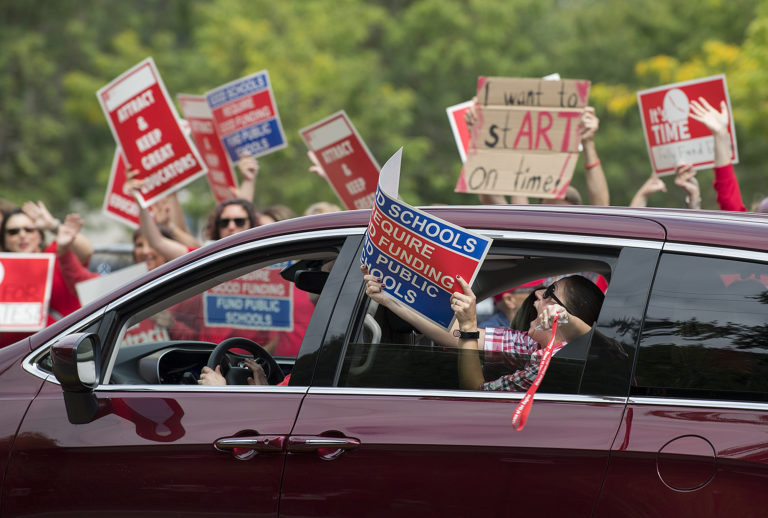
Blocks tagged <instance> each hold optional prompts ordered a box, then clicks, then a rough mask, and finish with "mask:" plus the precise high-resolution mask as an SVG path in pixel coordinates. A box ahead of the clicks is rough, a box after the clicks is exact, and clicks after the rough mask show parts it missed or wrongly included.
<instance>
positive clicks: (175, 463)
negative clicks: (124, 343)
mask: <svg viewBox="0 0 768 518" xmlns="http://www.w3.org/2000/svg"><path fill="white" fill-rule="evenodd" d="M223 388H224V389H225V390H226V387H223ZM222 395H223V394H221V392H220V391H218V392H217V391H211V392H189V393H174V392H172V391H167V392H165V391H161V390H157V389H155V390H152V391H146V392H136V391H127V392H120V391H109V392H105V391H101V392H100V393H99V399H100V407H101V411H100V414H101V415H99V416H98V417H97V419H96V420H94V421H93V422H91V423H88V424H80V425H73V424H70V423H69V422H68V421H67V416H66V412H65V410H64V401H63V398H62V393H61V389H60V388H59V386H58V385H56V384H53V383H46V384H45V387H44V388H43V390H42V391H41V393H40V395H39V396H38V397H37V398H36V399H35V401H34V403H33V404H32V405H31V407H30V409H29V412H28V413H27V416H26V417H25V419H24V423H23V425H22V427H21V429H20V430H19V434H18V437H17V439H16V444H15V445H14V452H13V456H12V458H11V462H10V465H9V466H8V470H7V477H6V483H5V486H4V498H3V502H4V503H3V509H2V515H3V516H39V515H40V514H45V515H46V516H75V515H78V513H79V510H80V509H82V507H83V504H84V503H85V502H88V507H89V508H90V509H93V510H98V511H99V513H101V514H102V515H103V516H151V515H153V514H154V515H155V516H168V515H185V516H189V515H194V514H196V513H198V512H200V510H206V512H211V511H213V510H215V511H216V513H215V514H216V516H260V515H261V516H275V515H276V513H277V507H278V496H279V494H280V480H281V473H282V469H283V462H284V455H285V454H284V452H282V451H280V450H278V451H276V452H273V453H259V454H256V455H255V456H253V457H252V458H249V459H248V460H239V459H237V458H235V457H234V456H233V454H232V452H229V451H218V450H217V449H216V448H215V447H214V442H215V441H216V440H217V439H221V438H226V437H233V436H262V437H285V436H287V435H288V434H289V433H290V431H291V428H292V427H293V423H294V420H295V418H296V414H297V412H298V408H299V405H300V403H301V399H302V397H303V391H301V390H298V391H295V392H292V393H285V392H280V393H274V392H263V391H262V392H259V393H257V392H255V391H252V392H236V393H227V394H225V395H224V396H225V397H222ZM54 466H55V467H56V469H52V467H54ZM52 503H55V505H52Z"/></svg>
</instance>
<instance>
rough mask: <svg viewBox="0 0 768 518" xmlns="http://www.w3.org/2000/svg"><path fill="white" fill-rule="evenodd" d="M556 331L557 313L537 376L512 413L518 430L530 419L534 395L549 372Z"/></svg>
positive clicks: (515, 427) (513, 425)
mask: <svg viewBox="0 0 768 518" xmlns="http://www.w3.org/2000/svg"><path fill="white" fill-rule="evenodd" d="M555 333H557V315H555V318H554V319H553V320H552V338H551V339H550V340H549V343H548V344H547V347H546V348H545V349H544V354H543V355H542V356H541V362H539V373H538V374H536V378H535V379H534V380H533V383H532V384H531V386H530V387H528V390H527V391H526V393H525V396H523V399H521V400H520V403H518V404H517V408H515V412H514V413H513V414H512V427H513V428H514V429H515V430H517V431H520V430H522V429H523V428H524V427H525V422H526V421H528V414H530V413H531V407H532V406H533V395H534V394H536V391H537V390H538V389H539V385H541V380H543V379H544V374H546V373H547V369H548V368H549V360H551V359H552V351H553V350H554V348H555Z"/></svg>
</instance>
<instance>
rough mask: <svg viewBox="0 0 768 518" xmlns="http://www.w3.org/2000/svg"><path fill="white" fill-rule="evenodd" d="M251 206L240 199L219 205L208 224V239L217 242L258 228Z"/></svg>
mask: <svg viewBox="0 0 768 518" xmlns="http://www.w3.org/2000/svg"><path fill="white" fill-rule="evenodd" d="M257 221H258V220H257V219H256V211H255V210H254V208H253V204H252V203H251V202H249V201H248V200H244V199H242V198H233V199H231V200H226V201H223V202H221V203H219V204H218V205H217V206H216V210H214V211H213V213H212V214H211V218H210V220H209V222H208V237H210V239H212V240H214V241H215V240H218V239H221V238H223V237H229V236H231V235H234V234H237V233H238V232H242V231H243V230H248V229H249V228H253V227H255V226H258V225H257V224H256V222H257Z"/></svg>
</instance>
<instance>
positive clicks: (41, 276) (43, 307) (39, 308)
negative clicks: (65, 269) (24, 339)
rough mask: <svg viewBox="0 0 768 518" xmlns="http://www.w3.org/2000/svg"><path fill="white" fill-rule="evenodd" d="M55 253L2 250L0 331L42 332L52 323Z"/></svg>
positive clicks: (0, 260)
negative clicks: (49, 305)
mask: <svg viewBox="0 0 768 518" xmlns="http://www.w3.org/2000/svg"><path fill="white" fill-rule="evenodd" d="M55 260H56V256H54V255H53V254H22V253H0V331H39V330H40V329H42V328H44V327H45V326H46V325H47V324H48V304H49V302H50V300H51V283H52V281H53V265H54V261H55Z"/></svg>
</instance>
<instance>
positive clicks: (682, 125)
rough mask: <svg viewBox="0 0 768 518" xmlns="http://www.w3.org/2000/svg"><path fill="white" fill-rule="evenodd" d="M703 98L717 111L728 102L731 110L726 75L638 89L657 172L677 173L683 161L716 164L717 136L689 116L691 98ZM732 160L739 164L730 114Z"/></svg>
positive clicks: (702, 166)
mask: <svg viewBox="0 0 768 518" xmlns="http://www.w3.org/2000/svg"><path fill="white" fill-rule="evenodd" d="M699 97H703V98H704V99H706V100H707V102H708V103H709V104H711V105H712V107H713V108H715V109H716V110H717V111H718V112H719V111H720V103H721V102H722V101H725V103H726V106H727V107H728V113H729V114H730V113H731V101H730V98H729V97H728V86H727V85H726V83H725V76H724V75H722V74H721V75H718V76H712V77H705V78H703V79H696V80H693V81H685V82H682V83H674V84H671V85H665V86H659V87H657V88H652V89H650V90H643V91H641V92H637V104H638V107H639V108H640V119H641V120H642V121H643V133H644V134H645V143H646V145H647V146H648V154H649V156H650V157H651V165H652V167H653V170H654V172H655V173H657V174H660V175H666V174H674V172H675V168H676V167H677V166H678V165H680V164H690V165H692V166H693V167H694V169H709V168H711V167H713V166H714V163H715V148H714V137H713V136H712V132H710V131H709V129H708V128H707V127H706V126H705V125H704V124H702V123H700V122H698V121H695V120H693V119H692V118H690V117H689V113H690V107H689V106H690V105H689V103H690V101H698V100H699ZM728 132H729V133H730V136H731V150H732V152H731V157H730V158H731V162H733V163H738V161H739V153H738V150H737V148H736V131H735V130H734V126H733V116H730V125H729V127H728Z"/></svg>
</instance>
